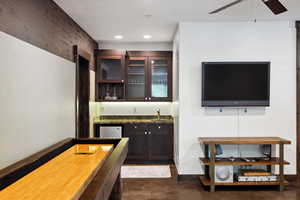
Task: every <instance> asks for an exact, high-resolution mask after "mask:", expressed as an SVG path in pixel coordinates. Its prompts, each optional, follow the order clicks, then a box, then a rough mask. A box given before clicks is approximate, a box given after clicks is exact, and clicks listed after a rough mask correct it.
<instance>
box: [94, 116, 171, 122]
mask: <svg viewBox="0 0 300 200" xmlns="http://www.w3.org/2000/svg"><path fill="white" fill-rule="evenodd" d="M126 123H158V124H159V123H164V124H165V123H173V117H172V116H170V115H162V116H160V120H158V118H157V116H155V115H146V116H136V115H134V116H128V115H126V116H125V115H124V116H116V115H114V116H99V117H96V118H95V119H94V124H126Z"/></svg>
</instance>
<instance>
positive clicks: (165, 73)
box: [149, 57, 172, 100]
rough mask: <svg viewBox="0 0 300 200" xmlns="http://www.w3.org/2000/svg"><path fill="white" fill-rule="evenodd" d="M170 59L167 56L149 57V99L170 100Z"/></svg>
mask: <svg viewBox="0 0 300 200" xmlns="http://www.w3.org/2000/svg"><path fill="white" fill-rule="evenodd" d="M170 67H171V59H170V58H168V57H150V58H149V74H150V79H149V82H150V84H149V85H150V88H149V93H150V94H149V100H170V98H171V88H170V87H169V86H170V81H171V80H172V78H171V73H170V71H171V70H170Z"/></svg>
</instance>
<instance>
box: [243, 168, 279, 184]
mask: <svg viewBox="0 0 300 200" xmlns="http://www.w3.org/2000/svg"><path fill="white" fill-rule="evenodd" d="M238 181H239V182H262V181H265V182H269V181H277V176H276V175H272V173H271V172H267V171H264V170H242V171H241V172H240V175H239V176H238Z"/></svg>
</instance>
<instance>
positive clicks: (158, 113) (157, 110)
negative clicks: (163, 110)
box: [156, 108, 160, 120]
mask: <svg viewBox="0 0 300 200" xmlns="http://www.w3.org/2000/svg"><path fill="white" fill-rule="evenodd" d="M156 113H157V120H160V108H158V109H156Z"/></svg>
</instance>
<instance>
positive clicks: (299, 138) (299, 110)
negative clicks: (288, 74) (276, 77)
mask: <svg viewBox="0 0 300 200" xmlns="http://www.w3.org/2000/svg"><path fill="white" fill-rule="evenodd" d="M296 28H297V56H296V57H297V177H298V179H300V176H299V175H300V144H299V141H300V21H297V22H296Z"/></svg>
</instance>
